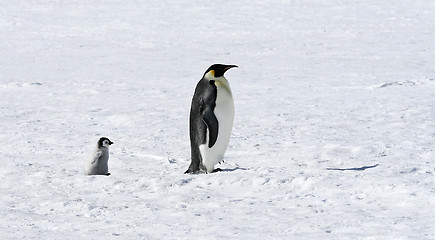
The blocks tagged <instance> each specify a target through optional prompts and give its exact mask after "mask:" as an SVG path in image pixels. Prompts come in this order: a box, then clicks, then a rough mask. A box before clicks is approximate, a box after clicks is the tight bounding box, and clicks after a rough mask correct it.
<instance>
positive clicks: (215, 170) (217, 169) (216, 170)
mask: <svg viewBox="0 0 435 240" xmlns="http://www.w3.org/2000/svg"><path fill="white" fill-rule="evenodd" d="M221 171H222V169H220V168H215V169H214V170H213V171H211V173H215V172H221Z"/></svg>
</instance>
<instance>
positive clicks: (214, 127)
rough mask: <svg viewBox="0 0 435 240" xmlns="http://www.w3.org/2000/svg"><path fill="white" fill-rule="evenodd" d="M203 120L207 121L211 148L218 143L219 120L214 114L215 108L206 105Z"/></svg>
mask: <svg viewBox="0 0 435 240" xmlns="http://www.w3.org/2000/svg"><path fill="white" fill-rule="evenodd" d="M202 120H203V121H204V122H205V124H206V125H207V128H208V132H209V140H208V147H209V148H211V147H213V145H214V144H215V143H216V140H217V136H218V131H219V122H218V120H217V118H216V115H214V112H213V110H212V109H211V108H210V107H205V108H204V109H203V112H202Z"/></svg>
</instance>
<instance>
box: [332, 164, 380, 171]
mask: <svg viewBox="0 0 435 240" xmlns="http://www.w3.org/2000/svg"><path fill="white" fill-rule="evenodd" d="M377 166H379V164H375V165H371V166H362V167H355V168H326V170H335V171H364V170H366V169H369V168H375V167H377Z"/></svg>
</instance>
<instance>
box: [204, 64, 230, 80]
mask: <svg viewBox="0 0 435 240" xmlns="http://www.w3.org/2000/svg"><path fill="white" fill-rule="evenodd" d="M234 67H237V66H236V65H225V64H213V65H211V66H210V67H209V68H208V69H207V71H205V73H204V78H205V79H207V80H209V81H210V80H216V79H218V78H220V77H223V76H224V73H225V72H226V71H228V70H229V69H231V68H234Z"/></svg>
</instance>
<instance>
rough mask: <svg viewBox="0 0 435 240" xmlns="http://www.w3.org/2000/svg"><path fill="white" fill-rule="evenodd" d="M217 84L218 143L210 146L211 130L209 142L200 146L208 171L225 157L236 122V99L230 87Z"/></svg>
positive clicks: (215, 111) (215, 112)
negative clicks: (234, 99)
mask: <svg viewBox="0 0 435 240" xmlns="http://www.w3.org/2000/svg"><path fill="white" fill-rule="evenodd" d="M216 86H217V97H216V107H215V109H214V114H215V116H216V118H217V120H218V124H219V130H218V136H217V140H216V143H215V144H214V145H213V146H212V147H211V148H209V147H208V142H209V136H210V134H209V132H207V142H206V144H202V145H200V146H199V150H200V152H201V156H202V164H203V165H204V166H205V167H206V168H207V172H212V171H213V170H214V166H215V165H216V164H217V163H218V162H221V161H222V160H223V158H224V154H225V151H226V150H227V147H228V144H229V142H230V137H231V130H232V128H233V122H234V101H233V97H232V94H231V90H230V89H229V87H226V86H224V85H221V84H219V83H217V84H216Z"/></svg>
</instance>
